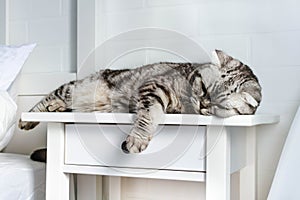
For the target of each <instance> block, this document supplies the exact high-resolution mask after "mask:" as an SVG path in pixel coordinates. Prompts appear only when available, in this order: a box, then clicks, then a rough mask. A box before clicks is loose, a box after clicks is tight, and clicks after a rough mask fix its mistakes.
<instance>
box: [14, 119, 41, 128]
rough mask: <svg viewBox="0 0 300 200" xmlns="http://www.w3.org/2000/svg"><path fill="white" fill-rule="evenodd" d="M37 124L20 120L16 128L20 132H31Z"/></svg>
mask: <svg viewBox="0 0 300 200" xmlns="http://www.w3.org/2000/svg"><path fill="white" fill-rule="evenodd" d="M38 124H39V122H24V121H22V120H21V119H20V120H19V125H18V126H19V128H20V129H21V130H31V129H33V128H34V127H36V126H37V125H38Z"/></svg>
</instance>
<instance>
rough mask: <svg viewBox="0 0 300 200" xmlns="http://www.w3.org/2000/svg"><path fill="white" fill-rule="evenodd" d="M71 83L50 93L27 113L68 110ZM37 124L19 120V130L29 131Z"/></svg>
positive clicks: (71, 88)
mask: <svg viewBox="0 0 300 200" xmlns="http://www.w3.org/2000/svg"><path fill="white" fill-rule="evenodd" d="M73 85H74V84H73V82H70V83H68V84H65V85H62V86H61V87H59V88H58V89H57V90H55V91H53V92H51V93H50V94H49V95H48V96H46V97H45V98H43V99H42V100H41V101H40V102H39V103H37V104H36V105H35V106H34V107H33V108H31V109H30V110H29V112H65V111H67V110H69V108H70V105H71V102H72V99H71V96H72V94H71V93H72V90H73ZM38 124H39V122H25V121H22V120H21V119H20V120H19V128H20V129H23V130H31V129H33V128H35V127H36V126H37V125H38Z"/></svg>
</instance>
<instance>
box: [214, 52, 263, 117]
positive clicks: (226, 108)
mask: <svg viewBox="0 0 300 200" xmlns="http://www.w3.org/2000/svg"><path fill="white" fill-rule="evenodd" d="M212 60H213V63H214V64H215V65H216V66H218V68H219V69H220V74H219V77H217V78H216V80H215V83H214V84H215V86H216V87H212V88H213V89H212V91H210V99H211V111H210V112H211V114H214V115H218V116H221V117H228V116H232V115H238V114H254V113H255V111H256V109H257V107H258V106H259V104H260V101H261V87H260V85H259V83H258V79H257V77H256V76H255V75H254V73H253V72H252V70H251V69H250V67H248V66H247V65H245V64H244V63H242V62H241V61H240V60H238V59H235V58H233V57H232V56H229V55H228V54H226V53H225V52H223V51H221V50H215V51H214V52H213V55H212Z"/></svg>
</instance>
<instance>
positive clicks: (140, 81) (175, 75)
mask: <svg viewBox="0 0 300 200" xmlns="http://www.w3.org/2000/svg"><path fill="white" fill-rule="evenodd" d="M214 55H215V57H216V58H217V59H216V62H215V63H205V64H198V63H170V62H164V63H155V64H150V65H145V66H142V67H139V68H136V69H130V70H129V69H126V70H109V69H106V70H101V71H99V72H97V73H95V74H93V75H90V76H89V77H87V78H85V79H82V80H77V81H72V82H70V83H67V84H65V85H62V86H61V87H60V88H58V89H57V90H55V91H53V92H52V93H50V94H49V95H48V96H47V97H46V98H44V99H42V100H41V101H40V102H39V103H38V104H37V105H36V106H34V107H33V108H32V109H31V110H30V112H66V111H73V112H93V111H97V112H133V113H136V115H137V118H136V120H135V122H134V126H133V128H132V130H131V132H130V133H129V135H128V137H127V138H126V141H125V142H124V143H123V144H122V149H123V151H125V152H130V153H137V152H141V151H143V150H144V149H145V148H146V147H147V146H148V143H149V141H150V140H151V137H152V134H153V132H154V131H155V130H156V127H157V124H158V123H159V122H160V120H161V117H162V116H163V113H197V114H203V115H216V116H219V117H229V116H233V115H238V114H253V113H255V111H256V109H257V107H258V105H259V103H260V101H261V87H260V85H259V83H258V80H257V78H256V76H255V75H254V74H253V72H252V71H251V69H250V68H249V67H248V66H247V65H244V64H243V63H242V62H240V61H238V60H237V59H234V58H232V57H231V56H228V55H226V54H225V53H224V52H222V51H219V50H216V51H215V52H214ZM37 124H38V123H36V122H23V121H20V123H19V127H20V128H21V129H25V130H29V129H32V128H34V127H35V126H36V125H37Z"/></svg>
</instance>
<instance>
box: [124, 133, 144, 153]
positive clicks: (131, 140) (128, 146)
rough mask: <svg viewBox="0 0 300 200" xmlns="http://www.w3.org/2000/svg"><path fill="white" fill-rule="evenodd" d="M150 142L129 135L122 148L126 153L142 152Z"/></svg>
mask: <svg viewBox="0 0 300 200" xmlns="http://www.w3.org/2000/svg"><path fill="white" fill-rule="evenodd" d="M148 144H149V141H148V140H143V139H141V138H137V137H134V136H131V135H129V136H127V138H126V141H124V142H123V143H122V145H121V148H122V150H123V152H124V153H140V152H142V151H144V150H145V149H146V148H147V146H148Z"/></svg>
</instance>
